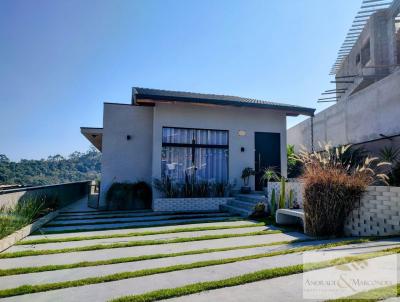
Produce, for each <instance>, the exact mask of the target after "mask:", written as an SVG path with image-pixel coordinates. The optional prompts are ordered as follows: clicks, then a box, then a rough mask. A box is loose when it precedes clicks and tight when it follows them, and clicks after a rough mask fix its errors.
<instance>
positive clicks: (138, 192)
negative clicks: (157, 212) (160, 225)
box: [106, 181, 152, 210]
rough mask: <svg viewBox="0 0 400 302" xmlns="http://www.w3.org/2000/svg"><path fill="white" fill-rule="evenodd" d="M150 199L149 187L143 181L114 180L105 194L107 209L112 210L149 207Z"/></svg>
mask: <svg viewBox="0 0 400 302" xmlns="http://www.w3.org/2000/svg"><path fill="white" fill-rule="evenodd" d="M151 200H152V193H151V187H150V186H149V185H148V184H147V183H146V182H144V181H138V182H135V183H128V182H115V183H113V184H112V185H111V187H110V188H109V189H108V191H107V194H106V201H107V206H108V209H113V210H115V209H117V210H128V209H134V210H136V209H146V208H151Z"/></svg>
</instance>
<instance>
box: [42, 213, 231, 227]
mask: <svg viewBox="0 0 400 302" xmlns="http://www.w3.org/2000/svg"><path fill="white" fill-rule="evenodd" d="M203 217H231V215H230V214H228V213H204V214H191V215H179V214H178V215H174V214H170V215H147V216H131V217H122V218H109V217H104V218H99V219H95V220H94V219H68V220H58V221H57V220H53V221H51V222H50V223H48V224H47V226H49V227H50V226H52V225H53V224H57V225H69V224H88V225H90V224H98V223H105V222H106V223H119V222H131V221H146V220H148V221H159V220H170V219H178V218H181V219H195V218H203Z"/></svg>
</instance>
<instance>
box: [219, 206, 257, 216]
mask: <svg viewBox="0 0 400 302" xmlns="http://www.w3.org/2000/svg"><path fill="white" fill-rule="evenodd" d="M220 209H221V211H225V212H229V213H230V214H234V215H240V216H242V217H249V216H250V215H251V214H252V213H253V211H252V210H247V209H244V208H240V207H235V206H231V205H228V204H226V205H220Z"/></svg>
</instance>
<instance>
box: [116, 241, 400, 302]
mask: <svg viewBox="0 0 400 302" xmlns="http://www.w3.org/2000/svg"><path fill="white" fill-rule="evenodd" d="M399 252H400V248H392V249H387V250H384V251H380V252H374V253H368V254H364V255H359V256H348V257H342V258H337V259H333V260H328V261H322V262H315V263H306V264H305V265H304V264H298V265H292V266H286V267H278V268H272V269H265V270H260V271H257V272H253V273H248V274H243V275H240V276H236V277H231V278H227V279H223V280H216V281H208V282H198V283H194V284H189V285H185V286H181V287H176V288H166V289H160V290H155V291H151V292H147V293H144V294H140V295H131V296H125V297H121V298H117V299H112V300H111V301H112V302H153V301H159V300H164V299H170V298H175V297H181V296H187V295H191V294H195V293H200V292H203V291H207V290H214V289H219V288H225V287H232V286H238V285H243V284H247V283H253V282H257V281H262V280H268V279H272V278H277V277H283V276H288V275H293V274H299V273H303V272H305V271H311V270H316V269H322V268H326V267H330V266H335V265H340V264H345V263H349V262H354V261H361V260H366V259H371V258H376V257H381V256H386V255H390V254H395V253H399ZM304 266H305V267H306V268H304Z"/></svg>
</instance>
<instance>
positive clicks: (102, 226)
mask: <svg viewBox="0 0 400 302" xmlns="http://www.w3.org/2000/svg"><path fill="white" fill-rule="evenodd" d="M232 219H234V218H232ZM227 220H229V219H228V217H203V218H193V219H174V220H159V221H140V222H125V223H107V224H97V225H96V224H89V225H81V226H62V227H42V228H41V229H40V230H41V231H43V232H44V233H46V232H48V231H71V230H72V231H77V232H78V231H79V230H83V231H85V230H96V229H116V228H125V227H150V226H156V225H179V224H185V223H190V224H193V223H196V222H213V221H227Z"/></svg>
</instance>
